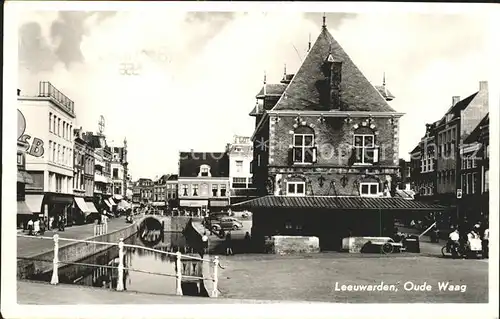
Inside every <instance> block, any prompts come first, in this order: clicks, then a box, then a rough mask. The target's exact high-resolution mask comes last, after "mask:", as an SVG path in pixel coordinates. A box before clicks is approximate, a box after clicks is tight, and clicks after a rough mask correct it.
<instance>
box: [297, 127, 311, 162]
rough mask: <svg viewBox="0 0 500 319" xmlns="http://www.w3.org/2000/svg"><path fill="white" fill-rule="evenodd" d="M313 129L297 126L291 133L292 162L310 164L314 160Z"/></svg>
mask: <svg viewBox="0 0 500 319" xmlns="http://www.w3.org/2000/svg"><path fill="white" fill-rule="evenodd" d="M314 145H315V136H314V130H313V129H312V128H310V127H308V126H299V127H298V128H296V129H295V131H294V133H293V163H294V164H312V163H314V162H316V147H315V146H314Z"/></svg>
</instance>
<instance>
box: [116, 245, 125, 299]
mask: <svg viewBox="0 0 500 319" xmlns="http://www.w3.org/2000/svg"><path fill="white" fill-rule="evenodd" d="M123 245H124V244H123V238H120V242H119V243H118V258H119V260H118V282H117V283H116V290H117V291H123V268H124V266H123V260H124V259H125V258H124V253H123Z"/></svg>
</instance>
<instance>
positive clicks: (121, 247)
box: [17, 234, 223, 297]
mask: <svg viewBox="0 0 500 319" xmlns="http://www.w3.org/2000/svg"><path fill="white" fill-rule="evenodd" d="M17 237H26V238H32V239H33V238H36V239H40V240H53V241H54V258H53V260H52V264H53V269H52V278H51V280H50V283H51V284H52V285H57V284H58V283H59V274H58V269H59V266H60V265H62V264H65V265H80V266H82V265H83V266H94V267H104V268H111V269H118V280H117V286H116V290H117V291H123V290H124V280H123V279H124V277H123V276H124V271H125V270H128V271H137V272H144V273H149V274H154V275H162V276H171V277H176V294H177V295H182V286H181V283H182V278H188V279H198V280H210V281H212V283H213V287H212V292H211V296H212V297H218V292H219V289H218V282H219V280H218V268H219V267H220V268H222V269H223V267H221V266H220V263H219V256H215V257H214V258H213V259H204V258H201V257H196V256H190V255H183V254H181V252H179V251H178V252H175V253H173V252H168V251H163V250H159V249H154V248H149V247H144V246H139V245H131V244H125V243H124V242H123V238H120V241H119V242H118V243H110V242H100V241H93V240H82V239H70V238H63V237H59V235H58V234H55V235H54V236H53V237H46V236H36V237H33V236H27V235H22V234H18V235H17ZM59 241H67V242H74V243H87V244H96V245H107V246H110V247H112V246H118V260H119V261H118V266H109V265H98V264H87V263H78V262H65V261H60V260H59ZM126 247H127V248H135V249H142V250H146V251H151V252H154V253H158V254H162V255H167V256H175V257H176V267H175V275H170V274H165V273H156V272H148V271H144V270H140V269H133V268H128V267H125V265H124V260H125V258H124V257H125V248H126ZM18 259H30V260H35V261H37V259H36V258H18ZM182 259H191V260H197V261H201V262H202V263H208V264H213V271H212V276H211V277H203V276H188V275H183V274H182V270H183V267H182ZM42 261H48V262H50V260H42Z"/></svg>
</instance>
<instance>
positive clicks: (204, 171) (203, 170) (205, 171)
mask: <svg viewBox="0 0 500 319" xmlns="http://www.w3.org/2000/svg"><path fill="white" fill-rule="evenodd" d="M198 176H202V177H210V176H212V175H211V174H210V166H208V165H201V166H200V172H199V173H198Z"/></svg>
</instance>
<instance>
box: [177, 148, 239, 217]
mask: <svg viewBox="0 0 500 319" xmlns="http://www.w3.org/2000/svg"><path fill="white" fill-rule="evenodd" d="M178 184H179V190H178V198H179V208H180V209H181V210H183V211H186V212H189V213H192V214H195V215H200V214H202V213H204V212H206V211H207V210H209V211H210V212H215V211H220V210H223V209H227V208H228V207H229V197H230V195H229V194H230V193H229V187H230V182H229V157H228V155H227V153H225V152H206V153H202V152H181V153H180V160H179V178H178Z"/></svg>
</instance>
